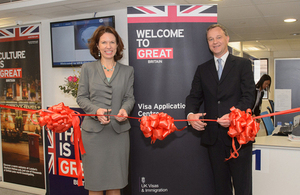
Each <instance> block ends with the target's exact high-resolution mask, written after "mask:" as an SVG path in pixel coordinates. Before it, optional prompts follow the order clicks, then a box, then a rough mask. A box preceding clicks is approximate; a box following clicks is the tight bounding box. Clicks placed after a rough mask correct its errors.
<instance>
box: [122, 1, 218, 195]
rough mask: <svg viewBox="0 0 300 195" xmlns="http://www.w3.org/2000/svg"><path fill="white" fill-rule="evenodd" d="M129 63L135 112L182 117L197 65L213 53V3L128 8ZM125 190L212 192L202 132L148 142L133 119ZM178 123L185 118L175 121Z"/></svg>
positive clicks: (180, 124) (187, 132)
mask: <svg viewBox="0 0 300 195" xmlns="http://www.w3.org/2000/svg"><path fill="white" fill-rule="evenodd" d="M127 18H128V43H129V65H131V66H133V67H134V70H135V84H134V91H135V98H136V104H135V107H134V109H133V111H132V113H131V115H132V116H134V117H142V116H148V115H151V114H153V113H159V112H164V113H167V114H168V115H170V116H172V117H173V118H174V119H185V118H186V116H185V114H184V109H185V98H186V96H187V95H188V94H189V90H190V88H191V83H192V79H193V76H194V73H195V71H196V68H197V66H198V65H200V64H202V63H204V62H206V61H207V60H209V59H211V58H212V54H211V53H210V51H209V48H208V45H207V41H206V29H207V27H208V26H209V25H211V24H213V23H216V22H217V6H216V5H187V6H186V5H172V6H138V7H128V8H127ZM131 124H132V129H131V132H130V137H131V153H130V160H131V161H130V164H131V166H130V170H131V179H130V185H129V188H128V189H129V190H128V191H130V192H126V193H128V195H129V194H134V195H136V194H145V193H146V194H147V193H163V194H172V195H177V194H178V195H182V194H189V195H193V194H195V195H196V194H197V195H198V194H202V195H203V194H213V193H214V191H213V180H212V172H211V168H210V164H209V159H208V154H207V150H206V148H205V147H203V146H201V145H200V139H201V138H200V134H199V132H196V131H188V130H183V131H180V132H174V133H172V134H170V135H169V136H168V137H167V138H166V139H164V140H163V141H161V140H157V141H156V142H155V143H154V144H151V139H150V138H145V137H144V135H143V133H142V132H141V130H140V126H139V125H140V123H139V122H138V121H137V120H131ZM175 125H176V126H177V128H178V129H179V128H182V127H184V126H186V125H187V124H186V122H176V123H175Z"/></svg>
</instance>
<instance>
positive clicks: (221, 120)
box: [217, 114, 230, 127]
mask: <svg viewBox="0 0 300 195" xmlns="http://www.w3.org/2000/svg"><path fill="white" fill-rule="evenodd" d="M217 123H219V124H220V125H221V126H222V127H229V126H230V119H229V114H225V115H223V116H222V117H221V118H218V119H217Z"/></svg>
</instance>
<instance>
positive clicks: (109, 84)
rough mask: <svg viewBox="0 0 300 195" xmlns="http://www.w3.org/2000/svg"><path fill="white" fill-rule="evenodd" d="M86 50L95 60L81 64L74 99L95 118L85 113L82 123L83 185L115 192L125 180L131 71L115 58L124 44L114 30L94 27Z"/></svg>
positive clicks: (91, 189)
mask: <svg viewBox="0 0 300 195" xmlns="http://www.w3.org/2000/svg"><path fill="white" fill-rule="evenodd" d="M89 48H90V53H91V55H92V56H93V57H94V58H95V59H97V61H96V62H90V63H85V64H83V65H82V68H81V73H80V80H79V85H78V95H77V103H78V105H79V106H80V107H81V108H82V109H83V111H84V112H85V113H86V114H96V115H97V116H91V117H89V116H88V117H87V116H86V117H85V118H84V120H83V122H82V125H81V127H82V140H83V144H84V148H85V150H86V154H84V155H82V163H83V170H84V181H85V184H84V185H85V189H87V190H89V194H90V195H94V194H97V195H98V194H99V195H102V194H103V191H106V195H113V194H114V195H115V194H120V189H122V188H124V187H125V186H126V185H127V184H128V169H129V166H128V164H129V129H130V123H129V121H128V120H127V118H126V117H127V116H128V114H129V112H130V111H131V110H132V108H133V106H134V102H135V100H134V96H133V81H134V72H133V68H132V67H131V66H125V65H122V64H120V63H119V62H117V61H118V60H120V59H121V58H122V57H123V53H122V51H123V49H124V45H123V42H122V40H121V37H120V36H119V35H118V33H117V32H116V31H115V29H114V28H112V27H109V26H100V27H98V28H97V29H96V30H95V32H94V34H93V35H92V37H91V38H90V39H89ZM108 114H109V115H118V116H115V117H109V116H105V115H108Z"/></svg>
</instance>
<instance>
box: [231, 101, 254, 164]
mask: <svg viewBox="0 0 300 195" xmlns="http://www.w3.org/2000/svg"><path fill="white" fill-rule="evenodd" d="M230 111H231V112H230V113H229V118H230V121H231V124H230V127H229V131H228V135H229V136H230V137H232V148H233V152H231V154H230V157H229V158H227V159H226V160H229V159H231V158H237V157H238V156H239V153H238V150H239V149H240V148H241V146H242V145H243V144H247V143H248V142H249V141H254V139H255V136H256V134H257V132H258V130H259V123H257V122H256V121H255V120H254V119H253V117H252V112H251V109H249V108H248V109H247V111H246V112H245V111H241V110H239V109H236V108H235V107H232V108H231V109H230ZM234 138H236V139H237V141H238V143H239V145H240V147H239V148H238V149H236V147H235V143H234Z"/></svg>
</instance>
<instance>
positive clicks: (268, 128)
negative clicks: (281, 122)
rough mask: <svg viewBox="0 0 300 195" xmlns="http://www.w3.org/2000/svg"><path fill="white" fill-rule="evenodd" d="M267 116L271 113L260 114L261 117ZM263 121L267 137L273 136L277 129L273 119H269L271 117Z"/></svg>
mask: <svg viewBox="0 0 300 195" xmlns="http://www.w3.org/2000/svg"><path fill="white" fill-rule="evenodd" d="M266 114H269V112H268V111H264V112H262V113H260V115H266ZM262 121H263V123H264V126H265V129H266V132H267V135H272V132H273V131H274V129H275V128H274V125H273V122H272V120H271V117H269V116H268V117H264V118H262Z"/></svg>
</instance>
